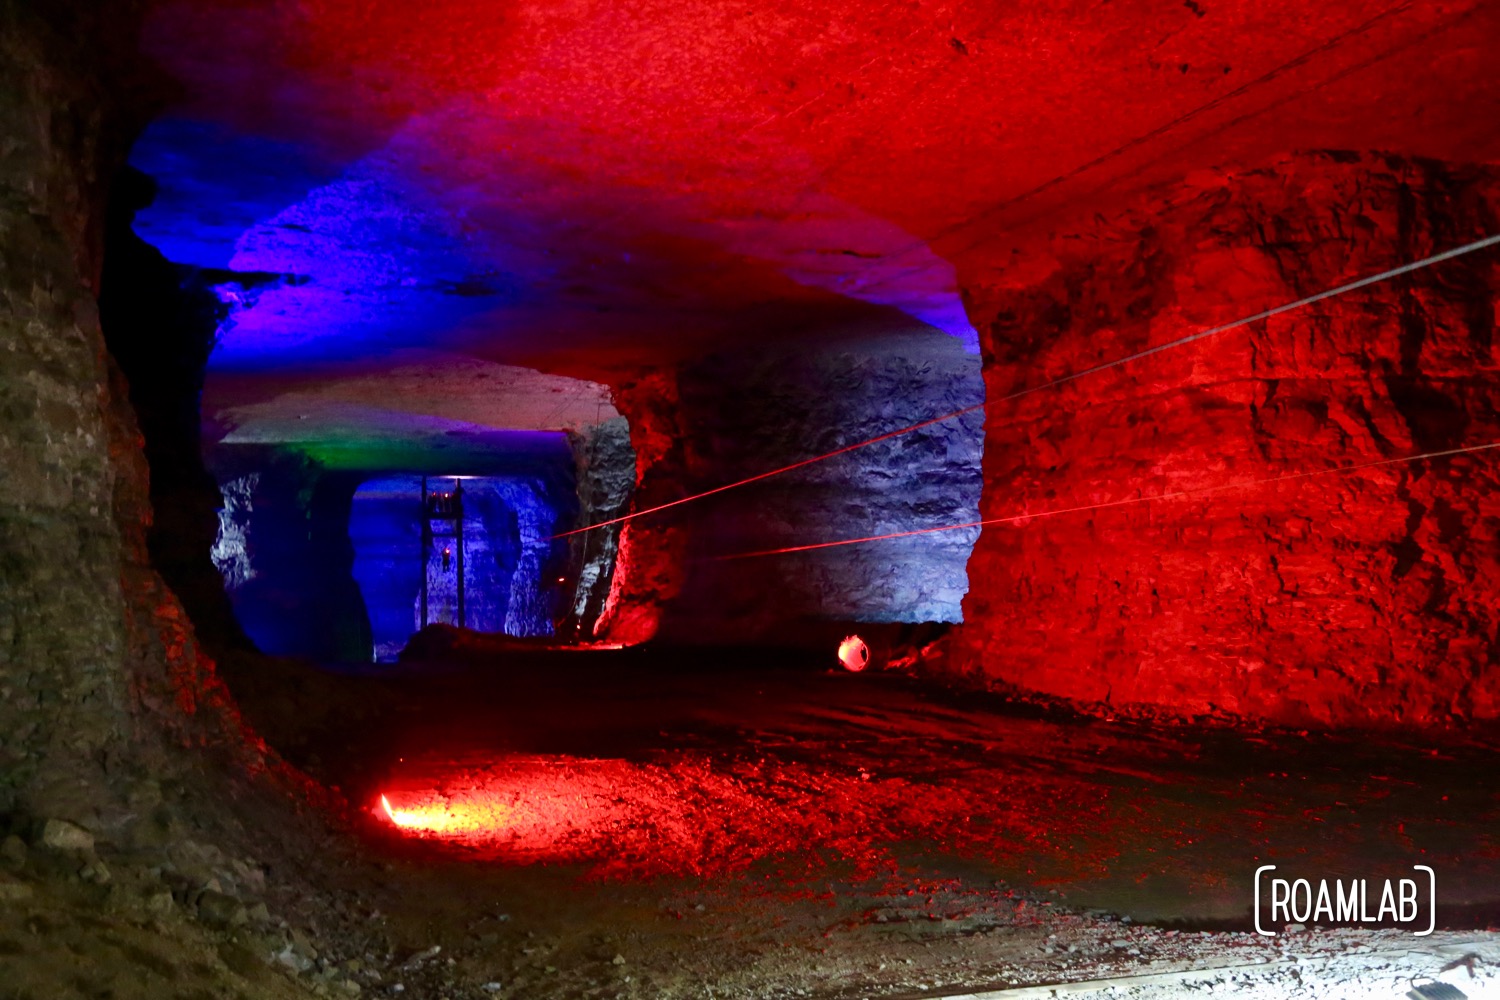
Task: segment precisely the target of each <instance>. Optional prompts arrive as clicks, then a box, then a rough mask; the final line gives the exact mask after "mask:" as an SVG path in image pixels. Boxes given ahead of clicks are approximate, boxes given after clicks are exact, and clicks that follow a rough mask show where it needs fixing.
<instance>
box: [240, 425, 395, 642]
mask: <svg viewBox="0 0 1500 1000" xmlns="http://www.w3.org/2000/svg"><path fill="white" fill-rule="evenodd" d="M236 457H237V458H240V459H243V458H244V457H245V456H243V455H241V456H236ZM259 457H260V460H259V461H258V462H257V463H256V464H255V466H254V467H253V468H248V469H247V467H245V466H241V468H240V469H237V470H235V471H234V472H231V473H228V474H221V476H220V487H219V488H220V492H221V494H222V496H223V506H222V507H221V508H220V511H219V534H218V538H217V539H216V541H215V542H214V546H213V550H212V553H211V555H212V558H213V562H214V565H215V566H216V567H217V568H218V570H219V573H220V575H221V576H222V577H223V579H224V589H225V592H226V593H227V594H228V595H229V601H230V605H231V606H232V608H233V609H234V615H235V618H236V619H237V620H238V621H239V624H240V627H241V628H242V629H244V631H245V634H246V635H247V636H248V637H249V638H250V640H251V641H252V642H254V643H255V645H256V646H257V647H258V648H259V649H260V650H261V651H262V652H266V653H271V654H275V655H278V656H305V657H309V658H312V659H317V660H324V661H359V660H368V659H369V658H370V643H371V640H370V625H369V620H368V617H367V615H366V612H365V606H364V602H363V600H362V599H361V597H360V592H359V588H358V587H357V586H356V585H355V583H354V579H353V577H352V576H351V575H350V567H351V564H352V561H353V553H352V552H351V550H350V548H349V536H348V533H347V530H346V525H347V524H348V518H349V505H350V501H351V498H352V496H353V493H354V488H355V487H356V486H357V485H358V483H359V478H358V477H357V476H353V475H351V474H349V473H347V472H331V471H329V470H327V469H324V468H322V467H320V466H319V465H318V464H317V463H315V462H311V461H309V460H307V459H306V458H304V457H302V456H299V455H295V454H285V453H280V454H277V453H272V454H271V455H269V456H264V455H263V456H259Z"/></svg>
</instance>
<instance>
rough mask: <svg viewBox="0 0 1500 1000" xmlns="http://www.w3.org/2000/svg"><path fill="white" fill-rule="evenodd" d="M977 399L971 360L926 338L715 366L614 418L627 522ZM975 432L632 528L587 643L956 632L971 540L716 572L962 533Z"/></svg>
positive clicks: (974, 466)
mask: <svg viewBox="0 0 1500 1000" xmlns="http://www.w3.org/2000/svg"><path fill="white" fill-rule="evenodd" d="M983 398H984V386H983V383H982V379H981V375H980V361H979V358H978V357H976V356H974V355H972V354H969V353H967V352H966V351H965V350H964V349H963V345H962V344H961V343H960V342H959V341H957V340H955V339H953V338H950V337H946V336H944V335H942V334H938V333H936V332H935V331H932V332H927V333H914V334H911V335H906V336H890V337H886V338H883V339H876V338H868V337H867V338H862V339H861V340H860V341H858V342H851V343H846V344H844V345H842V346H840V345H834V346H833V347H831V348H826V349H822V350H800V351H776V350H766V351H759V352H754V353H747V352H739V353H736V354H732V355H730V354H726V355H723V356H720V357H717V358H714V359H710V360H708V361H706V362H703V363H701V364H698V365H694V366H691V367H690V368H687V369H685V370H683V371H681V372H680V373H678V374H677V375H676V376H675V377H674V378H672V379H670V380H665V379H657V380H655V381H654V382H652V383H650V384H643V385H642V386H640V387H638V388H637V389H634V390H631V391H627V392H626V393H624V394H622V396H621V397H620V405H621V408H622V409H623V410H624V411H625V412H626V415H627V417H628V418H629V419H630V420H631V428H632V433H633V436H634V437H635V438H636V441H635V446H636V452H637V454H638V456H640V457H641V460H642V462H643V467H644V476H643V479H642V482H641V488H640V492H639V493H638V495H637V505H638V506H649V505H651V504H655V503H662V502H668V501H670V500H673V499H675V498H677V497H681V496H684V495H688V494H691V493H695V492H698V491H701V490H706V489H712V488H714V487H717V486H720V485H723V484H724V483H727V482H733V481H735V480H738V479H742V478H745V477H748V476H754V475H758V474H760V473H764V472H766V471H768V470H771V469H776V468H778V467H781V466H785V465H788V464H790V463H794V462H797V461H800V460H802V459H805V458H807V457H808V456H811V455H818V454H823V453H827V452H830V451H833V450H835V449H838V448H842V447H845V446H847V445H850V444H853V443H855V442H858V441H862V440H865V439H868V438H871V437H874V436H876V435H879V434H883V433H885V432H887V431H891V430H894V429H897V428H901V427H907V426H910V425H912V424H915V423H918V422H920V421H924V420H928V419H931V418H933V417H935V416H939V415H941V414H945V413H951V412H953V411H956V410H959V409H962V408H964V407H969V406H973V405H975V404H977V403H979V402H980V401H981V400H982V399H983ZM982 424H983V421H982V416H981V414H979V413H970V414H967V415H966V416H964V417H961V418H955V419H953V420H948V421H944V422H941V423H938V424H934V425H933V426H931V427H927V428H923V429H922V430H920V431H916V432H913V433H911V434H906V435H902V436H900V437H896V438H893V439H891V440H887V441H881V442H878V443H876V444H873V445H870V446H869V447H865V448H861V449H858V450H855V451H851V452H848V453H846V454H843V455H840V456H838V457H836V458H832V459H830V460H828V461H825V462H820V463H818V464H815V465H810V466H807V467H804V468H800V469H796V470H794V471H791V472H788V473H786V474H784V475H778V476H774V477H772V478H768V479H765V480H763V481H760V482H757V483H753V484H751V485H748V486H745V487H744V488H743V489H737V490H732V491H729V492H726V493H722V494H717V495H712V496H708V497H705V498H704V499H702V500H701V501H699V502H696V503H692V504H687V505H684V506H682V507H674V508H669V509H668V510H665V511H662V512H661V513H659V514H653V515H649V516H647V517H643V518H641V519H639V520H638V521H635V522H632V523H631V525H630V526H629V528H628V529H627V533H626V537H625V538H624V539H623V541H622V543H621V556H620V565H619V566H618V567H617V568H616V574H617V577H618V580H619V582H618V584H617V586H616V589H615V595H614V606H613V607H612V608H611V610H610V612H609V613H607V614H606V617H605V620H604V622H603V626H604V629H605V631H606V632H609V630H611V629H615V630H617V632H618V634H617V635H616V636H615V637H618V638H622V639H627V640H633V639H639V638H642V637H643V635H644V634H645V633H646V632H649V631H650V627H647V628H642V627H641V626H640V625H639V624H638V622H639V620H640V619H641V618H642V617H643V615H644V617H646V618H655V619H656V620H657V621H659V624H660V628H661V631H662V634H665V635H669V636H674V637H682V638H697V639H709V640H722V639H732V638H757V639H762V638H769V639H774V638H775V637H776V636H777V634H778V630H779V629H780V628H781V626H782V625H784V624H785V623H788V622H793V621H817V620H822V621H829V620H836V621H857V622H889V623H895V622H931V621H936V622H956V621H959V620H960V618H961V614H962V611H961V602H962V600H963V596H964V594H965V592H966V591H967V589H968V576H967V572H966V564H967V562H968V557H969V553H970V551H971V549H972V548H973V545H974V540H975V538H976V536H977V535H978V529H977V528H966V529H960V530H945V531H937V532H931V533H919V534H908V535H907V536H906V537H896V538H887V539H883V540H880V541H873V542H869V543H866V544H859V545H849V546H837V547H828V548H819V549H814V550H811V551H800V552H787V553H782V554H775V555H765V556H760V557H756V558H748V559H724V558H722V557H724V556H734V555H737V554H740V553H745V552H756V551H761V550H767V549H780V548H786V547H798V546H807V545H819V544H821V543H827V542H836V541H840V540H845V539H854V538H862V537H867V536H876V535H889V534H901V533H917V532H924V531H925V530H926V529H932V528H940V527H946V526H951V525H958V524H964V523H968V522H973V521H975V520H977V519H978V516H979V515H978V504H979V494H980V468H979V463H980V455H981V453H982V450H983V433H984V432H983V426H982ZM673 564H675V565H677V566H679V567H680V570H679V571H678V572H677V573H676V574H669V573H666V572H664V570H663V567H670V566H672V565H673ZM652 605H655V608H654V609H653V608H652V607H651V606H652Z"/></svg>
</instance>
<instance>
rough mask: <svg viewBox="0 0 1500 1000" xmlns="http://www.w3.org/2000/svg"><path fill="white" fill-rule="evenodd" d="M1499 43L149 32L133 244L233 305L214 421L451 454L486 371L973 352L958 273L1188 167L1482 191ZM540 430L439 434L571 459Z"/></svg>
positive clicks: (446, 4) (1262, 23) (591, 374)
mask: <svg viewBox="0 0 1500 1000" xmlns="http://www.w3.org/2000/svg"><path fill="white" fill-rule="evenodd" d="M1497 41H1500V5H1497V4H1495V3H1483V2H1478V0H1456V2H1447V3H1436V2H1402V3H1392V4H1388V5H1381V6H1375V5H1371V4H1368V3H1359V2H1354V0H1335V2H1330V3H1323V4H1316V5H1312V4H1307V3H1305V2H1300V0H1087V2H1083V0H1076V2H1071V3H1056V2H1046V3H1043V2H1030V0H1023V2H1009V3H970V2H950V0H943V2H933V0H908V2H874V0H869V2H866V0H795V2H794V0H770V2H759V3H751V2H739V3H730V2H719V0H558V2H548V3H535V4H533V3H505V2H493V0H492V2H484V0H434V2H429V3H423V4H420V5H412V4H409V3H395V2H392V0H301V2H277V3H258V2H248V0H221V2H214V0H184V2H165V3H161V4H159V5H158V6H157V7H156V8H155V10H154V12H153V14H152V16H151V17H150V19H149V21H148V26H147V30H146V36H145V45H146V48H147V51H148V52H149V53H150V54H151V55H153V56H154V57H155V58H156V59H158V60H159V61H160V62H161V64H162V65H163V66H164V67H165V68H166V69H167V70H168V71H169V72H170V73H171V74H172V75H173V76H175V77H176V78H178V79H179V80H180V81H181V82H182V85H183V87H182V94H181V97H182V99H181V102H180V103H179V104H178V105H177V106H175V107H173V108H172V109H170V110H169V111H168V113H167V114H166V115H165V116H164V117H162V118H161V119H159V120H158V121H157V122H156V123H155V124H154V125H153V126H152V127H151V128H150V129H149V130H148V131H147V133H146V134H145V135H144V136H143V138H142V139H141V141H140V143H139V144H138V147H137V149H136V152H135V155H134V162H135V164H136V165H137V166H138V167H140V168H141V169H143V170H145V171H146V172H147V173H149V174H151V175H153V176H154V177H156V178H157V179H158V181H159V182H160V185H161V193H160V196H159V198H158V200H157V202H156V204H155V205H154V206H153V207H152V208H150V209H148V210H147V211H146V212H144V213H143V214H142V215H141V216H140V217H139V218H138V220H137V231H138V232H139V233H140V234H141V235H142V236H143V237H145V238H146V239H147V240H148V241H150V242H152V243H154V244H156V245H157V246H158V247H160V248H161V249H162V250H163V252H165V253H166V254H167V256H168V257H170V258H172V259H174V260H177V261H181V262H184V263H192V264H198V265H202V266H206V267H214V268H226V269H231V270H234V271H241V272H253V274H252V275H250V276H248V277H246V278H245V279H244V280H242V281H240V282H238V283H227V284H226V285H225V286H224V290H223V294H224V295H225V296H226V297H229V298H232V299H233V300H234V301H235V302H236V303H237V307H236V311H235V314H234V316H233V320H232V323H231V325H230V326H229V327H228V328H226V329H225V330H224V331H223V338H222V343H221V346H220V348H219V350H218V351H217V352H216V354H215V356H214V359H213V361H212V362H211V367H212V371H211V378H210V385H209V395H210V397H211V398H218V397H222V398H223V399H224V400H225V401H226V402H225V404H224V405H225V406H226V407H227V406H228V405H230V404H231V403H232V404H233V405H234V406H239V407H246V406H252V405H257V404H259V405H261V406H262V407H264V406H266V405H268V404H277V401H278V400H280V401H283V402H284V401H285V400H286V399H287V397H288V396H289V395H295V394H297V393H304V394H305V393H307V392H309V391H311V390H309V389H308V385H309V383H310V382H315V383H319V384H321V385H322V386H323V388H321V389H319V390H317V391H318V392H320V393H323V394H324V395H327V394H328V393H329V392H332V393H333V395H335V396H337V397H338V398H339V399H340V400H341V401H342V403H343V404H345V405H347V406H349V407H353V406H356V405H365V404H368V406H370V407H376V408H378V407H385V408H391V407H393V406H394V407H395V408H396V409H397V410H399V411H400V412H401V413H402V414H405V415H406V416H410V417H411V418H412V419H416V420H420V419H425V418H427V417H432V418H434V419H446V418H447V417H451V416H452V414H450V413H448V410H451V409H453V408H454V407H453V406H452V405H448V406H447V409H445V408H444V405H445V404H443V403H442V400H443V399H445V398H446V399H448V400H449V401H450V404H451V399H452V397H453V396H454V395H455V394H464V393H473V392H474V389H473V387H472V384H471V383H472V382H473V379H472V375H473V369H474V366H476V365H479V366H483V365H486V364H497V365H519V366H528V367H533V368H536V369H539V370H541V371H545V372H549V373H557V374H566V375H572V376H578V377H583V378H590V379H595V380H597V381H601V382H610V381H615V380H617V379H619V378H621V377H628V375H629V374H630V373H631V372H634V371H639V370H641V369H643V368H648V367H651V366H654V365H659V364H663V363H668V362H670V361H672V360H674V359H676V358H680V357H684V356H687V355H691V354H696V353H700V352H703V351H706V350H710V349H714V348H719V347H724V346H728V345H732V344H734V343H736V342H741V341H743V342H753V341H754V340H756V339H761V338H765V337H770V336H810V335H815V334H816V333H818V332H819V331H826V330H834V329H837V330H839V331H841V332H844V333H847V332H848V331H849V330H851V329H853V330H862V329H869V330H872V331H892V330H900V329H903V328H905V329H910V328H913V327H926V328H931V329H933V330H934V331H943V332H944V333H947V334H952V335H955V336H959V337H963V338H965V339H968V340H970V341H972V339H973V336H974V334H973V331H972V329H971V328H970V327H969V325H968V322H967V320H966V318H965V316H964V312H963V308H962V304H961V302H960V300H959V296H958V291H957V278H956V273H957V272H958V271H961V270H962V269H963V268H964V267H965V266H968V265H969V264H970V263H972V262H973V261H975V260H977V259H985V260H997V259H1002V258H1000V257H999V256H998V255H999V254H1001V253H1009V252H1010V249H1011V248H1012V247H1014V246H1018V245H1019V246H1024V244H1025V241H1026V237H1027V234H1028V232H1033V231H1035V230H1036V228H1037V227H1048V226H1054V225H1057V224H1059V223H1061V222H1063V221H1065V220H1069V219H1076V218H1085V217H1086V210H1087V209H1088V207H1089V206H1091V205H1093V204H1101V203H1103V202H1105V201H1109V200H1113V199H1117V198H1119V197H1123V196H1124V195H1125V194H1126V193H1127V192H1129V191H1130V190H1134V189H1137V188H1138V187H1140V186H1141V185H1144V184H1147V183H1154V182H1162V181H1171V180H1174V179H1177V178H1181V177H1184V176H1187V175H1188V174H1189V173H1191V172H1192V171H1193V170H1195V169H1200V168H1207V167H1211V166H1217V165H1220V164H1224V163H1233V162H1253V161H1256V160H1260V159H1263V158H1264V157H1266V156H1269V155H1271V154H1273V153H1275V152H1279V151H1282V150H1286V149H1294V148H1306V147H1316V148H1378V149H1389V150H1393V151H1397V152H1402V153H1406V154H1414V155H1425V156H1434V157H1440V158H1447V159H1458V160H1493V159H1496V158H1497V157H1500V130H1496V129H1495V128H1494V126H1493V123H1494V122H1495V121H1497V120H1500V87H1497V86H1496V85H1495V84H1494V83H1493V82H1492V79H1491V74H1490V72H1489V71H1490V66H1489V65H1488V60H1489V59H1491V58H1492V53H1493V51H1494V50H1495V43H1496V42H1497ZM413 367H418V368H425V369H426V370H427V371H428V372H429V373H430V374H431V375H432V377H429V378H427V379H425V380H420V379H418V380H413V379H410V378H407V379H405V381H404V382H400V384H399V385H398V383H397V382H390V381H387V380H386V376H387V375H389V374H390V373H391V372H392V371H393V370H395V369H406V370H410V369H412V368H413ZM449 370H451V371H453V372H455V373H456V374H455V380H453V381H452V382H451V384H450V383H449V382H447V381H445V380H444V379H443V378H442V377H440V376H441V373H443V372H445V371H449ZM339 381H343V382H345V383H347V384H346V385H345V387H344V388H342V389H338V390H329V389H328V388H327V385H328V384H329V383H333V382H339ZM398 381H399V380H398ZM416 382H420V383H421V385H422V386H425V388H421V387H418V386H416V385H415V383H416ZM401 386H404V388H401ZM393 387H396V388H398V389H399V391H396V392H392V391H390V390H391V389H392V388H393ZM547 395H548V393H545V392H542V393H539V394H538V398H539V399H540V400H541V402H539V403H538V408H537V409H535V412H531V411H526V407H518V406H511V407H510V408H509V412H506V413H504V414H501V413H499V412H498V411H497V412H496V413H495V414H491V415H490V416H489V417H488V418H486V417H485V415H484V414H483V413H480V412H478V411H476V410H475V408H474V407H473V406H470V405H459V406H458V407H457V409H458V410H459V411H461V412H462V419H464V420H465V421H467V422H469V423H473V424H478V425H485V426H489V427H492V428H530V429H545V428H551V427H558V426H564V423H563V422H562V420H561V415H560V414H552V413H551V404H550V403H548V402H546V399H545V397H546V396H547ZM325 402H326V400H325ZM587 408H588V407H587V406H585V409H587ZM336 409H337V407H329V406H326V405H325V406H323V407H321V408H316V407H315V408H314V409H313V411H312V412H310V413H309V412H303V411H302V410H298V407H297V405H295V404H294V403H293V402H286V403H285V405H284V406H283V407H282V408H281V409H279V410H278V409H276V405H271V411H263V412H266V413H269V417H268V419H270V422H269V423H268V424H266V425H265V426H263V427H261V428H260V429H259V430H255V429H252V430H249V431H247V432H246V433H250V434H252V435H254V434H261V435H262V436H264V434H266V433H270V432H269V431H267V430H266V427H269V426H272V425H281V426H284V425H285V424H286V422H287V421H291V420H298V421H300V423H301V426H302V428H303V430H302V433H303V435H304V436H308V435H311V436H316V435H317V433H320V431H319V430H318V428H320V427H321V426H322V424H321V420H322V418H321V417H319V416H317V414H319V413H330V412H333V411H334V410H336ZM481 409H482V406H481ZM566 409H567V408H566V407H565V408H564V410H566ZM272 411H274V412H272ZM522 411H526V412H522ZM343 412H344V415H345V417H346V418H347V416H348V414H349V413H350V412H353V411H352V410H348V409H346V410H344V411H343ZM445 414H446V415H447V417H445ZM475 417H479V418H480V419H477V420H476V419H473V418H475ZM224 419H225V420H226V421H228V422H229V423H234V422H235V421H233V420H232V419H230V417H228V416H225V418H224ZM372 419H373V418H372ZM400 419H405V417H401V418H399V419H397V420H396V423H397V424H399V423H400ZM580 419H581V418H580ZM549 420H550V421H551V423H550V424H549V423H548V421H549ZM278 422H279V424H278ZM357 422H358V421H356V423H357ZM289 433H290V432H289Z"/></svg>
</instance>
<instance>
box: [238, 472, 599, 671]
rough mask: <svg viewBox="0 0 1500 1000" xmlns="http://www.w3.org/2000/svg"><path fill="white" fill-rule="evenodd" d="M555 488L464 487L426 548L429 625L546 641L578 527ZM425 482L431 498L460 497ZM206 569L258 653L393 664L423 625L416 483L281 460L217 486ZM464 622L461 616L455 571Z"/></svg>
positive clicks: (544, 481) (502, 481)
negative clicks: (563, 536) (456, 512)
mask: <svg viewBox="0 0 1500 1000" xmlns="http://www.w3.org/2000/svg"><path fill="white" fill-rule="evenodd" d="M553 478H557V477H547V476H536V477H529V476H524V475H514V476H502V475H496V476H476V477H465V478H463V479H462V480H461V482H462V498H463V499H462V528H463V530H462V543H461V544H460V541H459V532H458V531H457V530H456V529H457V523H456V522H454V521H449V522H447V523H446V524H434V527H435V529H436V531H435V533H434V536H433V537H432V539H431V542H430V544H429V545H427V546H426V555H425V563H426V567H425V572H426V577H427V593H426V622H427V623H429V624H438V623H444V624H449V625H460V624H462V625H463V626H465V627H467V628H469V629H473V630H476V631H481V632H492V633H504V634H507V635H513V636H536V635H551V634H552V632H553V627H554V620H555V617H556V616H557V614H559V613H560V612H562V611H566V610H567V609H566V604H567V598H568V596H569V594H568V591H567V590H566V586H565V582H566V580H567V579H568V574H567V571H566V565H565V564H566V556H567V546H566V543H561V542H556V541H554V540H553V539H552V536H553V534H554V533H555V532H556V531H558V530H561V528H562V527H564V526H565V525H571V523H572V520H573V518H574V517H576V503H577V501H576V498H575V497H574V495H573V493H572V491H571V488H567V489H565V488H564V486H565V485H566V486H569V487H570V486H571V484H562V483H560V482H559V483H553V482H552V479H553ZM459 482H460V480H456V479H454V478H452V477H437V476H431V477H428V480H427V484H428V491H429V493H431V494H435V495H439V496H441V495H442V494H444V493H453V492H456V491H457V487H458V483H459ZM220 490H221V493H222V496H223V507H222V508H221V510H220V514H219V522H220V523H219V536H218V539H217V541H216V543H215V545H214V549H213V560H214V564H215V565H216V566H217V568H218V570H219V572H220V574H221V575H222V577H223V579H224V587H225V590H226V591H227V593H228V594H229V598H230V602H231V604H232V606H233V608H234V614H235V617H236V618H237V619H238V622H239V625H240V627H241V628H243V629H244V631H245V633H246V635H247V636H248V637H249V638H250V640H251V641H252V642H254V644H255V645H256V647H257V648H259V649H260V650H261V651H262V652H265V653H269V654H272V655H278V656H301V657H306V658H310V659H315V660H319V661H323V662H345V663H349V662H369V661H371V660H374V661H376V662H391V661H394V660H395V659H396V657H397V655H398V654H399V653H400V651H401V649H402V648H403V647H404V646H405V645H406V643H407V641H408V640H410V638H411V637H412V635H413V634H414V633H416V632H417V631H418V630H419V629H420V628H421V627H422V624H423V613H422V612H423V608H422V578H423V572H424V567H423V563H424V544H423V534H422V519H423V517H424V514H425V513H426V510H425V509H424V506H423V503H422V499H421V497H422V477H421V476H420V475H415V474H398V475H393V474H390V473H379V474H375V475H373V476H372V475H371V474H369V473H365V474H360V473H356V472H334V471H329V470H319V469H316V468H315V467H312V466H310V465H309V464H308V463H306V462H305V461H301V460H296V459H281V460H278V461H273V462H270V463H267V464H265V465H263V466H261V467H260V468H258V469H257V471H254V472H250V473H247V474H243V475H239V476H236V477H233V478H228V479H225V480H224V481H223V482H222V483H221V485H220ZM460 570H461V571H462V573H463V609H462V610H463V613H462V616H460V613H459V572H460Z"/></svg>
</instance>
